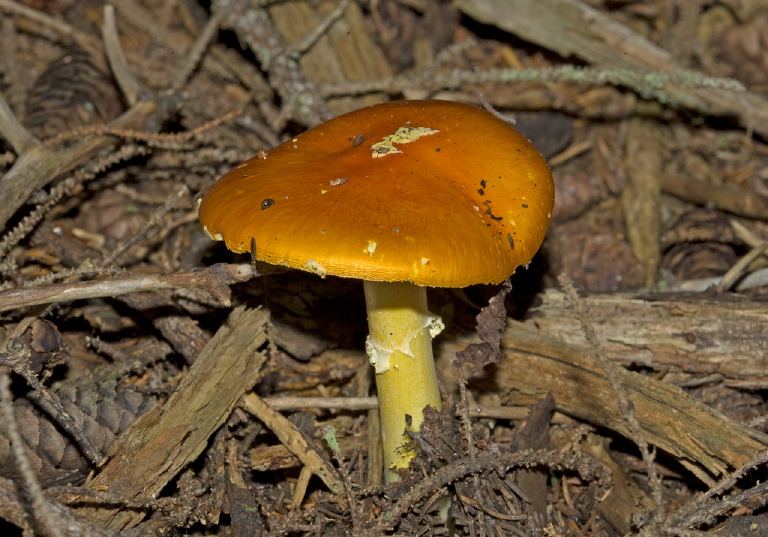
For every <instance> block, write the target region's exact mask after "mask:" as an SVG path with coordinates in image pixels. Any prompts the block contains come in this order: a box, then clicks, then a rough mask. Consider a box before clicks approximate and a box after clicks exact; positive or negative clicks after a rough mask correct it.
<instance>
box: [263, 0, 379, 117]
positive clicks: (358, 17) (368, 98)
mask: <svg viewBox="0 0 768 537" xmlns="http://www.w3.org/2000/svg"><path fill="white" fill-rule="evenodd" d="M337 6H338V2H337V1H335V0H334V1H330V2H329V1H325V2H306V1H305V2H281V3H277V4H275V5H273V6H271V7H270V8H269V14H270V16H271V17H272V20H273V21H274V24H275V27H276V28H277V30H278V31H279V32H280V34H281V35H282V37H283V39H284V40H285V41H286V43H288V44H289V46H294V45H296V44H297V43H299V42H300V41H301V40H302V39H304V38H305V37H306V36H307V35H310V34H311V33H312V32H313V31H314V30H315V29H316V28H317V27H318V25H319V24H320V23H321V22H322V21H323V20H324V19H325V18H326V17H327V16H328V15H329V14H330V13H331V11H332V10H334V9H335V8H336V7H337ZM299 65H300V66H301V72H302V73H303V74H304V75H305V76H307V77H308V78H310V79H311V80H313V81H314V82H316V83H318V84H329V83H343V82H350V81H352V82H355V81H362V80H379V79H382V78H387V77H390V76H392V70H391V69H390V67H389V64H388V63H387V60H386V58H385V57H384V54H383V53H382V51H381V50H380V48H378V46H377V44H376V43H375V41H374V40H373V38H372V36H371V34H370V31H369V30H368V29H367V28H366V21H365V19H364V18H363V14H362V9H361V8H360V6H358V5H357V3H355V2H352V3H350V4H349V5H348V6H347V8H346V9H345V10H344V15H343V17H342V18H341V19H339V20H337V21H336V22H334V23H333V24H332V25H331V27H330V28H329V29H328V30H327V32H326V33H325V35H324V36H323V37H321V38H320V39H319V40H318V41H317V43H315V44H314V45H313V46H312V48H310V49H309V50H307V51H306V52H305V53H304V54H302V56H301V59H300V60H299ZM386 100H388V98H387V96H386V95H385V94H383V93H379V94H371V95H362V96H355V97H352V96H347V97H338V98H334V99H329V101H328V106H329V108H330V109H331V110H332V111H333V112H334V113H335V114H343V113H345V112H350V111H352V110H356V109H358V108H362V107H364V106H370V105H372V104H376V103H380V102H384V101H386Z"/></svg>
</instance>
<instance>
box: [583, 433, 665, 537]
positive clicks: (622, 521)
mask: <svg viewBox="0 0 768 537" xmlns="http://www.w3.org/2000/svg"><path fill="white" fill-rule="evenodd" d="M608 442H609V440H608V439H606V438H604V437H601V436H597V435H595V434H589V435H587V437H586V438H585V439H584V440H583V441H582V442H580V443H579V448H580V449H582V450H583V451H585V452H586V453H589V454H590V455H592V456H593V457H595V458H596V459H597V460H599V461H600V462H601V463H603V464H604V465H605V466H606V468H608V469H610V471H611V474H613V487H612V488H611V492H610V494H608V496H606V497H605V498H603V499H602V501H600V503H599V504H598V509H599V510H600V514H601V515H602V516H603V518H604V519H605V520H606V521H607V522H608V523H609V524H610V525H611V526H613V527H614V528H615V529H616V530H617V531H618V532H619V534H620V535H627V534H629V533H630V531H631V529H632V525H631V519H632V515H633V514H636V513H650V512H652V511H653V509H654V506H653V500H652V499H651V497H650V496H649V495H648V494H647V493H646V492H645V491H644V490H643V489H642V488H641V487H640V486H639V485H638V484H637V483H636V482H635V481H634V480H633V479H632V477H631V476H629V475H628V474H627V473H626V472H625V471H624V468H622V467H621V465H620V464H618V463H617V462H616V461H615V460H613V458H612V457H611V454H610V452H609V450H608V449H607V448H606V445H605V444H607V443H608Z"/></svg>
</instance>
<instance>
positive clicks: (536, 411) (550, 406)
mask: <svg viewBox="0 0 768 537" xmlns="http://www.w3.org/2000/svg"><path fill="white" fill-rule="evenodd" d="M554 410H555V400H554V399H553V398H552V396H551V395H547V397H545V398H544V399H542V400H541V401H539V402H538V403H536V404H535V405H533V406H532V407H531V412H530V414H529V415H528V417H527V419H526V421H525V425H523V426H522V427H521V428H520V429H515V432H514V434H513V436H512V442H511V445H510V450H511V451H513V452H516V451H522V450H525V449H531V450H534V451H537V450H543V449H552V446H551V445H550V441H549V420H550V418H551V417H552V412H553V411H554ZM515 479H516V480H517V484H518V485H519V486H520V489H521V490H522V491H523V492H524V493H525V495H526V496H527V497H528V499H529V500H531V509H532V510H533V512H534V513H536V514H537V515H538V516H539V517H541V520H546V517H547V502H548V497H547V481H549V469H548V468H546V469H542V468H540V467H532V468H520V469H519V470H516V471H515Z"/></svg>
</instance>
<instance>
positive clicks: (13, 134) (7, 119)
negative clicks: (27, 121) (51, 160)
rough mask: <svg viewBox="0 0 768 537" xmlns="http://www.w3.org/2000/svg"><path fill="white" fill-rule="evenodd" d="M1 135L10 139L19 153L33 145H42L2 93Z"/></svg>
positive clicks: (9, 141)
mask: <svg viewBox="0 0 768 537" xmlns="http://www.w3.org/2000/svg"><path fill="white" fill-rule="evenodd" d="M0 135H1V136H2V137H3V138H5V139H6V140H8V143H9V144H11V147H13V150H14V151H15V152H16V154H17V155H20V154H22V153H23V152H24V151H26V150H28V149H29V148H30V147H32V146H35V145H40V140H38V139H37V138H35V135H34V134H32V133H31V132H29V131H28V130H27V128H26V127H25V126H24V125H22V124H21V122H20V121H19V120H18V118H17V117H16V114H14V113H13V110H11V107H10V106H8V103H7V102H6V100H5V97H3V94H2V93H0Z"/></svg>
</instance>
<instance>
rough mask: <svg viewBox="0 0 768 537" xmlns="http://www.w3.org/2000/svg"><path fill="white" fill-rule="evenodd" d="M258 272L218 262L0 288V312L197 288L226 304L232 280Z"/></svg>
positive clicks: (245, 278) (240, 280)
mask: <svg viewBox="0 0 768 537" xmlns="http://www.w3.org/2000/svg"><path fill="white" fill-rule="evenodd" d="M258 275H259V274H258V273H256V272H254V271H253V269H252V268H251V265H250V264H241V265H229V264H226V263H219V264H216V265H213V266H211V267H208V268H205V269H200V270H194V271H189V272H174V273H171V274H154V275H151V274H139V275H128V276H124V275H120V276H116V277H114V278H110V279H104V280H95V281H91V282H68V283H62V284H53V285H40V286H38V287H22V288H17V289H7V290H5V291H0V312H3V311H9V310H12V309H16V308H20V307H24V306H36V305H39V304H53V303H55V302H63V301H68V300H82V299H85V298H99V297H108V296H119V295H126V294H129V293H141V292H146V291H160V290H163V289H183V288H186V287H199V288H202V289H205V290H206V291H208V292H209V293H210V294H211V295H213V297H214V298H216V299H217V300H219V301H220V302H221V303H222V304H223V305H225V306H226V305H228V304H229V296H230V291H229V288H228V287H227V286H228V285H231V284H233V283H238V282H244V281H247V280H249V279H251V278H253V277H255V276H258Z"/></svg>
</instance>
